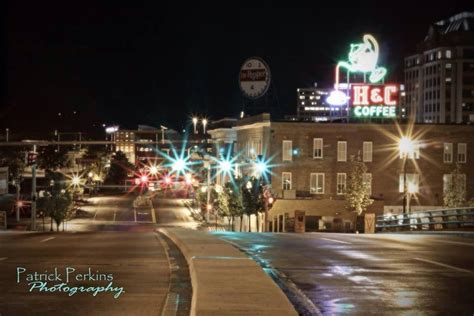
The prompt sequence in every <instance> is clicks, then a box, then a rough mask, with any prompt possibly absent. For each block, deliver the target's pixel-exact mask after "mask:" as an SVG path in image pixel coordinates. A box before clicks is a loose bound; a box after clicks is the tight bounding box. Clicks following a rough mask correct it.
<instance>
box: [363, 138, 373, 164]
mask: <svg viewBox="0 0 474 316" xmlns="http://www.w3.org/2000/svg"><path fill="white" fill-rule="evenodd" d="M362 160H363V161H364V162H372V142H363V143H362Z"/></svg>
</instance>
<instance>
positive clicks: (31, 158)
mask: <svg viewBox="0 0 474 316" xmlns="http://www.w3.org/2000/svg"><path fill="white" fill-rule="evenodd" d="M37 158H38V153H37V152H34V151H29V152H28V153H27V154H26V165H27V166H32V165H34V164H36V159H37Z"/></svg>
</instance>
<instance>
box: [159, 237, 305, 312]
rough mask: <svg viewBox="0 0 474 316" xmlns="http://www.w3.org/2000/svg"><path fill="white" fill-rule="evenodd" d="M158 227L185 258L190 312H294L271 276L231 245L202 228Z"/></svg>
mask: <svg viewBox="0 0 474 316" xmlns="http://www.w3.org/2000/svg"><path fill="white" fill-rule="evenodd" d="M158 231H159V232H161V233H163V234H164V235H165V236H167V237H168V238H169V239H171V240H172V241H173V242H174V243H175V244H176V246H177V247H178V248H179V249H180V250H181V252H182V253H183V255H184V257H185V258H186V261H187V262H188V266H189V273H190V276H191V283H192V287H193V294H192V302H191V315H193V316H194V315H245V314H247V315H269V316H270V315H271V316H280V315H281V316H287V315H297V312H296V311H295V309H294V307H293V305H292V304H291V303H290V301H289V300H288V298H287V297H286V295H285V294H284V293H283V292H282V291H281V289H280V288H279V287H278V285H277V284H275V283H274V281H273V280H272V279H271V277H270V276H268V275H267V274H266V273H265V272H264V271H263V270H262V269H261V267H260V266H259V265H258V264H257V263H256V262H255V261H253V260H252V259H250V258H248V257H247V256H246V255H245V254H243V253H242V252H241V251H239V250H238V249H236V248H234V247H233V246H232V245H230V244H228V243H227V242H225V241H223V240H220V239H218V238H217V237H215V236H213V235H212V234H209V233H207V232H203V231H197V230H191V229H184V228H160V229H158Z"/></svg>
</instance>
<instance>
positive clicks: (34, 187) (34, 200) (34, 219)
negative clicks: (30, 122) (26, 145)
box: [31, 145, 36, 230]
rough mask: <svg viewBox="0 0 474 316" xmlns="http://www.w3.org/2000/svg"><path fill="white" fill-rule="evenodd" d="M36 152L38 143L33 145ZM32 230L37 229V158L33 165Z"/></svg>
mask: <svg viewBox="0 0 474 316" xmlns="http://www.w3.org/2000/svg"><path fill="white" fill-rule="evenodd" d="M33 152H35V153H36V145H33ZM31 230H36V159H35V160H34V163H33V164H32V166H31Z"/></svg>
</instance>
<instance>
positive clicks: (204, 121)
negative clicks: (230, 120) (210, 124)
mask: <svg viewBox="0 0 474 316" xmlns="http://www.w3.org/2000/svg"><path fill="white" fill-rule="evenodd" d="M206 126H207V119H202V130H203V134H206Z"/></svg>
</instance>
